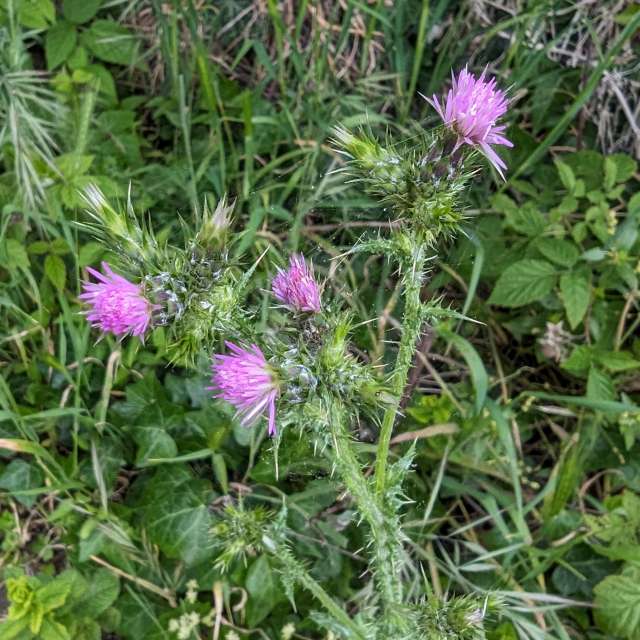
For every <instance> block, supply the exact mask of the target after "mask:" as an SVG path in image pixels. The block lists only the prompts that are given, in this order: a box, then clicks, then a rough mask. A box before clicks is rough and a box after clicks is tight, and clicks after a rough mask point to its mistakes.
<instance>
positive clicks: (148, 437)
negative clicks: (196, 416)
mask: <svg viewBox="0 0 640 640" xmlns="http://www.w3.org/2000/svg"><path fill="white" fill-rule="evenodd" d="M133 429H134V431H133V438H134V440H135V441H136V444H137V445H138V453H137V455H136V465H137V466H144V465H145V464H146V463H147V462H148V461H149V460H150V459H151V458H173V457H175V456H176V454H177V453H178V447H177V446H176V443H175V441H174V439H173V438H172V437H171V436H170V435H169V434H168V433H167V432H166V431H165V430H164V429H159V428H157V427H134V428H133Z"/></svg>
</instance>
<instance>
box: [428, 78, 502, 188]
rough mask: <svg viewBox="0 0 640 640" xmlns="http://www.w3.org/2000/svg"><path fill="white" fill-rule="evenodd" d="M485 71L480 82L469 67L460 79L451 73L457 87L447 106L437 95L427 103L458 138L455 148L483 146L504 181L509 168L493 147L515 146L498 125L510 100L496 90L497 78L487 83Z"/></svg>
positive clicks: (452, 89)
mask: <svg viewBox="0 0 640 640" xmlns="http://www.w3.org/2000/svg"><path fill="white" fill-rule="evenodd" d="M486 73H487V70H486V69H485V70H484V71H483V72H482V74H481V75H480V77H479V78H478V79H476V78H475V76H474V75H473V74H471V73H469V72H468V71H467V68H466V67H465V68H464V69H463V70H462V71H460V73H459V74H458V77H457V78H456V77H455V76H454V75H453V72H452V74H451V77H452V79H453V87H452V88H451V89H449V93H448V94H447V97H446V102H445V99H444V96H443V100H442V101H443V103H444V107H443V106H441V104H440V101H439V100H438V98H437V97H436V96H435V95H434V96H433V97H432V98H431V99H429V98H426V97H424V96H423V97H424V98H425V100H426V101H427V102H428V103H429V104H430V105H431V106H432V107H433V108H434V109H435V110H436V111H437V112H438V114H439V115H440V117H441V118H442V121H443V122H444V124H445V125H446V126H447V127H449V128H450V129H452V130H453V131H454V132H455V133H456V134H457V136H458V140H457V142H456V146H455V149H454V151H455V150H456V149H458V147H460V145H462V144H468V145H471V146H474V147H479V148H480V150H481V151H482V153H484V155H485V156H486V157H487V159H488V160H489V162H491V164H492V165H493V166H494V167H495V168H496V170H497V171H498V173H499V174H500V176H501V177H502V179H503V180H504V174H503V173H502V170H503V169H506V168H507V165H506V164H505V163H504V162H503V161H502V160H501V159H500V158H499V157H498V154H497V153H496V152H495V151H494V150H493V147H491V145H493V144H502V145H504V146H506V147H513V144H512V143H511V142H510V141H509V140H507V139H506V138H505V137H504V136H503V135H502V133H503V132H504V130H505V129H506V127H505V126H504V125H498V126H496V122H497V121H498V119H499V118H501V117H502V116H503V115H504V114H505V113H506V111H507V106H508V104H509V101H508V100H507V98H506V96H505V93H504V91H501V90H500V89H497V88H496V81H495V78H491V80H485V75H486Z"/></svg>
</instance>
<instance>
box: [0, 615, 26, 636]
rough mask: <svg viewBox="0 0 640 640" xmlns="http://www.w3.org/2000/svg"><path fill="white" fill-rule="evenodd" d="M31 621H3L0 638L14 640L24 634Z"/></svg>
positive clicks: (0, 625)
mask: <svg viewBox="0 0 640 640" xmlns="http://www.w3.org/2000/svg"><path fill="white" fill-rule="evenodd" d="M28 624H29V619H28V618H27V617H23V618H18V619H17V620H3V621H2V622H0V638H2V640H13V639H14V638H17V637H18V636H20V635H21V634H22V632H23V631H24V630H25V629H26V628H27V625H28Z"/></svg>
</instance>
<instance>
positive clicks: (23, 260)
mask: <svg viewBox="0 0 640 640" xmlns="http://www.w3.org/2000/svg"><path fill="white" fill-rule="evenodd" d="M0 255H1V256H2V263H3V265H6V267H8V268H9V269H17V268H21V269H28V268H29V254H28V253H27V251H26V249H25V247H24V245H23V244H22V243H20V242H18V241H17V240H16V239H14V238H6V239H5V241H4V243H3V245H2V252H1V253H0Z"/></svg>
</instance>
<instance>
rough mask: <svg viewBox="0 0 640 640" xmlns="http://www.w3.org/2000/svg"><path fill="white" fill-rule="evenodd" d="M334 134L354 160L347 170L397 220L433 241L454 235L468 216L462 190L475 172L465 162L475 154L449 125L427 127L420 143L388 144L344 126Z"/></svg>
mask: <svg viewBox="0 0 640 640" xmlns="http://www.w3.org/2000/svg"><path fill="white" fill-rule="evenodd" d="M334 136H335V138H334V140H335V142H336V144H337V145H338V146H339V147H340V148H341V149H343V151H344V153H346V154H347V155H348V156H349V158H350V159H351V160H350V163H349V165H348V166H347V171H349V172H350V174H351V175H352V176H353V177H354V180H357V181H360V182H362V183H363V184H364V186H365V190H366V191H368V192H369V193H371V194H372V195H374V196H376V197H377V198H378V199H379V200H380V203H381V205H382V206H383V207H389V208H390V209H391V210H392V212H393V213H394V215H395V217H396V220H400V221H402V222H404V223H405V224H406V225H409V226H410V227H411V228H414V229H416V230H418V231H420V233H421V234H422V237H423V241H426V242H428V243H430V244H433V243H434V242H436V240H438V239H440V238H441V237H445V238H448V237H452V236H453V235H455V233H456V231H457V230H458V229H459V227H460V224H461V223H462V221H463V220H464V215H463V213H462V210H461V204H460V195H461V194H462V192H463V191H464V189H465V187H466V185H467V183H468V181H469V179H470V177H471V176H472V175H473V170H469V169H465V166H464V165H465V161H467V160H469V159H471V158H473V153H470V152H468V151H467V150H465V149H458V150H456V151H454V145H455V139H454V138H453V137H452V136H451V134H450V133H449V132H448V131H447V130H446V129H442V128H441V129H437V130H436V131H434V132H429V133H426V132H425V133H423V134H421V135H420V136H419V138H418V141H417V143H413V144H394V143H392V142H391V141H387V142H386V143H385V146H383V145H381V144H380V143H378V142H377V141H376V140H375V139H374V138H373V137H372V136H370V135H369V134H366V133H364V132H358V133H357V134H354V133H352V132H350V131H347V130H346V129H344V128H342V127H337V128H336V129H334Z"/></svg>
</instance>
